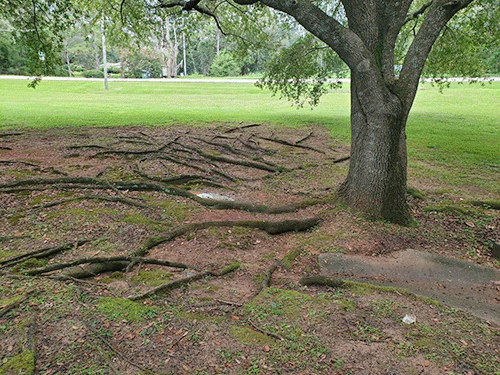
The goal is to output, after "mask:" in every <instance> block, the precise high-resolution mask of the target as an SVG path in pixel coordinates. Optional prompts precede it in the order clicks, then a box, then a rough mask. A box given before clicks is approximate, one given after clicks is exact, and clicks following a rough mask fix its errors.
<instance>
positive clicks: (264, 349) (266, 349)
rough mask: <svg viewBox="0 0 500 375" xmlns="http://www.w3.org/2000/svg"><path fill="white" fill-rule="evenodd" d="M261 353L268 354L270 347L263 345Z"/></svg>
mask: <svg viewBox="0 0 500 375" xmlns="http://www.w3.org/2000/svg"><path fill="white" fill-rule="evenodd" d="M262 350H263V351H265V352H270V351H271V347H270V346H269V345H264V347H263V348H262Z"/></svg>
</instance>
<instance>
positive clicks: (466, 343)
mask: <svg viewBox="0 0 500 375" xmlns="http://www.w3.org/2000/svg"><path fill="white" fill-rule="evenodd" d="M460 342H461V343H462V345H463V346H469V343H468V342H467V341H465V340H460Z"/></svg>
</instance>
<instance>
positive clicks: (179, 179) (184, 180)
mask: <svg viewBox="0 0 500 375" xmlns="http://www.w3.org/2000/svg"><path fill="white" fill-rule="evenodd" d="M134 172H135V173H137V174H138V175H139V176H141V177H143V178H147V179H148V180H151V181H157V182H163V183H164V184H168V185H185V184H188V185H189V184H200V185H205V186H211V187H216V188H220V189H225V188H226V187H225V186H223V185H221V184H218V183H216V182H214V181H213V180H212V179H211V178H210V177H208V176H203V175H199V174H183V175H180V176H175V177H169V178H162V177H156V176H150V175H148V174H146V173H144V172H141V171H139V170H137V169H136V170H134Z"/></svg>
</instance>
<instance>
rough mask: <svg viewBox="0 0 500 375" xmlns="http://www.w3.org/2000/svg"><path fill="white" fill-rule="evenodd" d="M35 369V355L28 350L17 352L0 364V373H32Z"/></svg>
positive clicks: (6, 374) (2, 374)
mask: <svg viewBox="0 0 500 375" xmlns="http://www.w3.org/2000/svg"><path fill="white" fill-rule="evenodd" d="M34 371H35V357H34V356H33V353H32V352H31V351H29V350H25V351H24V352H22V353H19V354H18V355H16V356H15V357H13V358H11V359H9V360H8V361H7V362H5V363H4V364H3V365H2V366H0V374H1V375H4V374H5V375H10V374H12V375H14V374H25V375H29V374H33V373H34Z"/></svg>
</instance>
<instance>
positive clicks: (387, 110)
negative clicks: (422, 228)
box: [339, 72, 410, 225]
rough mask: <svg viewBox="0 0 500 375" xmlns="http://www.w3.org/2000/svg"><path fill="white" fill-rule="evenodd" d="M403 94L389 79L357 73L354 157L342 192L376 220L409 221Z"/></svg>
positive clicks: (353, 95) (353, 83) (354, 80)
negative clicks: (375, 83)
mask: <svg viewBox="0 0 500 375" xmlns="http://www.w3.org/2000/svg"><path fill="white" fill-rule="evenodd" d="M406 119H407V114H406V111H405V110H404V109H403V104H402V103H401V101H400V99H399V98H398V97H397V96H396V95H395V94H393V93H391V92H390V91H389V90H388V88H387V87H386V86H385V84H383V83H380V84H379V87H370V86H369V85H368V84H367V82H366V81H361V80H359V79H357V78H356V72H353V74H352V81H351V159H350V165H349V172H348V175H347V179H346V181H345V182H344V183H343V184H342V185H341V187H340V189H339V195H340V197H341V198H342V199H343V200H344V201H345V202H346V203H347V204H348V205H350V206H352V207H354V208H356V209H359V210H360V211H362V212H364V213H366V214H367V215H368V216H369V217H370V218H372V219H381V220H387V221H390V222H393V223H398V224H402V225H407V224H408V223H409V221H410V217H409V214H408V208H407V204H406V165H407V156H406V136H405V125H406Z"/></svg>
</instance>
